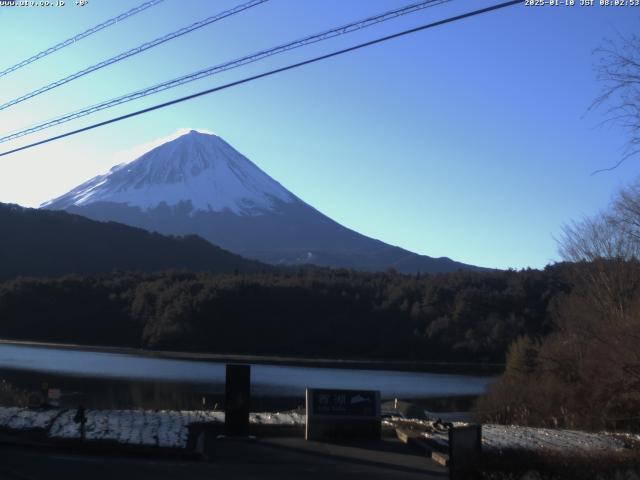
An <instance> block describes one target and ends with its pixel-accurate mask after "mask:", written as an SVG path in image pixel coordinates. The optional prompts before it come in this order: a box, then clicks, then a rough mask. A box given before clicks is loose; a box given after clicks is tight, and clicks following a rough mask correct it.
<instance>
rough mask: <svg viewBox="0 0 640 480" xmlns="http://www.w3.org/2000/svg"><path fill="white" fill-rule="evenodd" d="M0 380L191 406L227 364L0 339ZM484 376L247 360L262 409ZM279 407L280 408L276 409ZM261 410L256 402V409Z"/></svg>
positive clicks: (477, 382)
mask: <svg viewBox="0 0 640 480" xmlns="http://www.w3.org/2000/svg"><path fill="white" fill-rule="evenodd" d="M0 378H3V379H6V380H7V381H10V382H11V383H13V384H16V385H17V386H19V387H21V388H24V389H29V390H38V389H39V388H40V387H39V386H40V385H41V383H42V382H47V383H48V384H49V386H51V387H57V388H61V389H62V390H63V394H64V395H63V403H65V402H66V403H68V404H75V403H77V402H79V401H83V402H84V403H86V404H87V406H93V407H95V408H97V407H114V408H115V407H118V408H122V407H135V406H137V407H145V408H194V406H201V405H202V402H203V401H204V402H205V405H206V404H207V403H212V404H215V403H218V402H220V401H221V399H222V396H223V393H224V382H225V364H224V363H220V362H211V361H202V360H183V359H173V358H159V357H152V356H145V355H134V354H125V353H110V352H104V351H91V350H77V349H64V348H52V347H43V346H28V345H15V344H0ZM493 378H494V377H493V376H490V375H477V374H474V375H464V374H459V373H456V374H448V373H429V372H402V371H391V370H365V369H347V368H317V367H308V366H304V367H299V366H287V365H265V364H252V367H251V389H252V396H254V397H255V399H256V400H255V401H256V402H258V403H260V404H261V405H263V406H264V408H269V407H272V408H276V407H279V408H283V407H285V406H287V407H291V406H295V405H298V404H299V403H300V401H302V399H303V398H304V390H305V388H307V387H314V388H349V389H370V390H379V391H380V393H381V397H382V398H383V399H393V398H400V399H406V400H428V399H433V400H434V401H435V400H436V399H443V398H470V397H476V396H477V395H479V394H481V393H483V392H484V391H485V389H486V388H487V385H488V383H489V382H490V381H491V380H492V379H493ZM280 406H281V407H280ZM257 408H259V407H257Z"/></svg>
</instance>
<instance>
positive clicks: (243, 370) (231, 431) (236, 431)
mask: <svg viewBox="0 0 640 480" xmlns="http://www.w3.org/2000/svg"><path fill="white" fill-rule="evenodd" d="M250 406H251V366H250V365H227V378H226V388H225V400H224V411H225V417H224V433H225V435H229V436H247V435H249V409H250Z"/></svg>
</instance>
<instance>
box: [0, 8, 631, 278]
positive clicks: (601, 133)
mask: <svg viewBox="0 0 640 480" xmlns="http://www.w3.org/2000/svg"><path fill="white" fill-rule="evenodd" d="M66 3H67V5H66V6H65V7H62V8H58V7H5V8H0V42H1V43H0V44H1V45H2V49H1V50H0V70H1V69H4V68H6V67H8V66H10V65H13V64H14V63H17V62H18V61H20V60H23V59H24V58H26V57H29V56H31V55H32V54H34V53H37V52H38V51H40V50H42V49H45V48H47V47H49V46H52V45H53V44H55V43H57V42H59V41H61V40H64V39H65V38H67V37H70V36H72V35H73V34H75V33H79V32H81V31H83V30H85V29H86V28H88V27H91V26H93V25H95V24H97V23H100V22H101V21H103V20H105V19H107V18H109V17H112V16H115V15H117V14H118V13H121V12H123V11H125V10H127V9H129V8H131V7H133V6H135V5H138V4H139V3H142V0H108V1H107V0H89V2H88V4H87V5H85V6H84V7H77V6H76V5H75V0H67V1H66ZM239 3H242V0H236V1H227V0H166V1H165V2H164V3H162V4H160V5H159V6H157V7H154V8H152V9H149V10H147V11H145V12H144V13H141V14H139V15H137V16H135V17H132V18H130V19H127V20H125V21H123V22H121V23H119V24H117V25H115V26H113V27H110V28H108V29H106V30H104V31H102V32H100V33H98V34H96V35H94V36H92V37H89V38H88V39H85V40H82V41H81V42H78V43H77V44H75V45H73V46H70V47H68V48H66V49H64V50H62V51H60V52H57V53H55V54H53V55H50V56H49V57H47V58H46V59H44V60H41V61H38V62H36V63H34V64H32V65H30V66H27V67H25V68H23V69H21V70H19V71H17V72H14V73H12V74H10V75H7V76H5V77H3V78H0V103H3V102H5V101H7V100H10V99H12V98H14V97H17V96H20V95H22V94H24V93H27V92H29V91H31V90H33V89H35V88H38V87H40V86H42V85H44V84H45V83H49V82H52V81H55V80H58V79H59V78H61V77H63V76H66V75H68V74H70V73H73V72H75V71H77V70H80V69H82V68H84V67H87V66H89V65H92V64H94V63H96V62H98V61H100V60H103V59H106V58H108V57H110V56H113V55H115V54H117V53H120V52H121V51H124V50H126V49H128V48H131V47H133V46H136V45H138V44H140V43H143V42H145V41H149V40H152V39H154V38H156V37H158V36H160V35H163V34H165V33H167V32H170V31H172V30H176V29H177V28H179V27H181V26H186V25H188V24H191V23H192V22H194V21H197V20H200V19H202V18H204V17H206V16H209V15H212V14H215V13H217V12H220V11H222V10H225V9H227V8H230V7H232V6H235V5H237V4H239ZM407 3H410V0H346V1H345V0H270V1H269V2H267V3H265V4H264V5H261V6H258V7H255V8H252V9H251V10H249V11H247V12H245V13H242V14H239V15H236V16H234V17H232V18H228V19H225V20H222V21H220V22H218V23H216V24H213V25H210V26H208V27H205V28H204V29H201V30H199V31H196V32H194V33H191V34H189V35H186V36H183V37H181V38H180V39H177V40H174V41H172V42H170V43H168V44H165V45H163V46H161V47H157V48H155V49H153V50H150V51H147V52H145V53H143V54H140V55H138V56H136V57H133V58H130V59H128V60H125V61H123V62H120V63H119V64H117V65H114V66H111V67H108V68H106V69H103V70H101V71H99V72H96V73H93V74H90V75H88V76H86V77H84V78H82V79H80V80H77V81H75V82H72V83H70V84H67V85H65V86H63V87H61V88H58V89H56V90H53V91H51V92H48V93H45V94H43V95H41V96H39V97H37V98H34V99H31V100H29V101H26V102H24V103H22V104H20V105H17V106H14V107H12V108H9V109H6V110H4V111H0V133H7V132H10V131H13V130H16V129H19V128H22V127H27V126H30V125H32V124H34V123H36V122H39V121H41V120H46V119H49V118H50V117H55V116H57V115H60V114H63V113H68V112H70V111H73V110H76V109H79V108H82V107H85V106H88V105H91V104H94V103H97V102H99V101H102V100H106V99H110V98H112V97H115V96H118V95H120V94H123V93H127V92H129V91H132V90H135V89H138V88H142V87H145V86H149V85H152V84H155V83H158V82H160V81H163V80H167V79H171V78H174V77H177V76H180V75H182V74H185V73H189V72H191V71H195V70H197V69H200V68H203V67H206V66H210V65H215V64H218V63H221V62H224V61H226V60H230V59H233V58H236V57H238V56H241V55H244V54H246V53H251V52H253V51H257V50H259V49H262V48H266V47H270V46H275V45H277V44H280V43H283V42H286V41H289V40H295V39H298V38H300V37H303V36H305V35H307V34H310V33H315V32H319V31H322V30H324V29H327V28H330V27H333V26H337V25H340V24H343V23H347V22H349V21H352V20H356V19H359V18H361V17H365V16H368V15H371V14H375V13H379V12H382V11H385V10H389V9H391V8H395V7H398V6H402V5H405V4H407ZM493 3H498V2H497V0H494V1H493V2H490V1H482V0H453V1H451V2H450V3H448V4H445V5H442V6H437V7H433V8H429V9H426V10H424V11H422V12H420V13H417V14H413V15H410V16H408V17H404V18H401V19H396V20H393V21H390V22H387V23H385V24H383V25H379V26H375V27H371V28H368V29H365V30H363V31H360V32H357V33H353V34H349V35H345V36H342V37H340V38H338V39H333V40H330V41H327V42H322V43H320V44H317V45H314V46H311V47H306V48H303V49H300V50H297V51H294V52H290V53H288V54H285V55H280V56H276V57H272V58H271V59H269V60H266V61H262V62H258V63H255V64H253V65H251V66H248V67H243V68H241V69H236V70H233V71H231V72H226V73H224V74H222V75H219V76H215V77H210V78H208V79H205V80H199V81H197V82H194V83H191V84H188V85H185V86H182V87H180V88H177V89H173V90H169V91H167V92H164V93H161V94H159V95H154V96H150V97H147V98H146V99H142V100H138V101H136V102H132V103H128V104H126V105H123V106H120V107H118V108H115V109H111V110H107V111H105V112H102V113H100V114H98V115H95V116H92V117H85V119H83V120H79V121H74V122H71V123H67V124H66V125H64V126H61V127H59V128H56V129H53V130H48V131H46V132H42V133H40V134H38V135H35V136H34V137H29V138H28V139H24V140H22V141H15V142H12V143H6V144H2V145H0V150H2V151H4V150H6V149H7V148H8V147H15V146H19V145H21V144H23V143H26V142H27V140H28V141H29V142H30V141H33V140H34V139H40V138H44V137H46V136H49V135H51V134H52V133H61V132H64V131H67V130H68V129H70V128H77V127H79V126H83V125H85V124H88V123H92V122H95V121H97V120H102V119H107V118H110V117H112V116H114V115H116V114H121V113H126V112H129V111H131V110H133V109H138V108H142V107H144V106H149V105H153V104H155V103H158V102H160V101H164V100H168V99H172V98H174V97H177V96H182V95H185V94H188V93H191V92H195V91H198V90H202V89H205V88H210V87H211V86H215V85H220V84H223V83H226V82H228V81H231V80H234V79H238V78H241V77H244V76H247V75H250V74H252V73H257V72H260V71H263V70H266V69H268V68H273V67H276V66H282V65H285V64H288V63H290V62H293V61H298V60H301V59H304V58H307V57H309V56H312V55H314V54H319V53H322V52H328V51H330V50H333V49H338V48H341V47H344V46H347V45H351V44H354V43H357V42H360V41H363V40H365V39H371V38H375V37H378V36H382V35H385V34H389V33H392V32H396V31H399V30H402V29H406V28H409V27H413V26H416V25H419V24H422V23H427V22H431V21H434V20H437V19H440V18H444V17H447V16H450V15H453V14H458V13H461V12H464V11H467V10H472V9H476V8H480V7H483V6H487V5H491V4H493ZM576 3H580V2H579V0H576ZM639 26H640V8H634V7H599V6H595V7H580V6H578V5H577V6H574V7H566V6H558V7H549V6H545V7H525V6H523V5H518V6H516V7H510V8H508V9H505V10H501V11H498V12H494V13H489V14H486V15H482V16H479V17H475V18H471V19H466V20H463V21H460V22H456V23H453V24H449V25H445V26H441V27H437V28H434V29H430V30H427V31H423V32H420V33H417V34H414V35H412V36H409V37H404V38H401V39H398V40H394V41H390V42H387V43H385V44H382V45H377V46H374V47H371V48H368V49H366V50H361V51H358V52H355V53H351V54H347V55H344V56H342V57H340V58H334V59H331V60H328V61H326V62H322V63H318V64H314V65H311V66H307V67H303V68H301V69H298V70H295V71H290V72H287V73H284V74H281V75H278V76H274V77H271V78H268V79H263V80H259V81H256V82H253V83H250V84H246V85H243V86H239V87H237V88H233V89H229V90H226V91H223V92H219V93H215V94H213V95H210V96H208V97H203V98H199V99H197V100H194V101H191V102H186V103H182V104H180V105H178V106H173V107H170V108H167V109H164V110H160V111H156V112H154V113H151V114H148V115H144V116H140V117H137V118H134V119H129V120H126V121H124V122H120V123H117V124H113V125H110V126H107V127H104V128H100V129H97V130H93V131H91V132H87V133H84V134H81V135H78V136H75V137H71V138H68V139H64V140H61V141H57V142H54V143H50V144H47V145H46V146H41V147H36V148H34V149H31V150H28V151H25V152H20V153H17V154H15V155H11V156H6V157H1V158H0V202H11V203H19V204H21V205H25V206H34V207H35V206H38V205H39V204H40V203H41V202H44V201H46V200H48V199H50V198H52V197H54V196H57V195H60V194H62V193H64V192H66V191H67V190H69V189H71V188H72V187H74V186H75V185H77V184H79V183H81V182H83V181H84V180H86V179H88V178H90V177H92V176H94V175H96V174H99V173H103V172H105V171H106V170H108V169H109V168H110V167H111V166H112V165H113V164H116V163H121V162H123V161H127V160H131V159H132V157H133V156H134V155H135V152H139V149H137V148H136V147H137V146H139V145H141V144H148V143H149V142H153V141H154V140H156V139H158V138H161V137H166V136H167V135H170V134H172V133H173V132H175V131H176V130H178V129H179V128H199V129H206V130H210V131H214V132H216V133H217V134H218V135H220V136H222V137H223V138H224V139H225V140H227V141H228V142H229V143H231V144H232V145H233V146H234V147H235V148H236V149H238V150H239V151H240V152H242V153H243V154H245V155H246V156H247V157H249V158H250V159H251V160H253V161H254V162H255V163H256V164H257V165H258V166H260V167H261V168H262V169H263V170H265V171H266V172H267V173H268V174H270V175H271V176H272V177H274V178H275V179H276V180H278V181H279V182H280V183H282V184H283V185H284V186H285V187H286V188H288V189H289V190H291V191H292V192H293V193H295V194H296V195H298V196H299V197H300V198H302V199H303V200H305V201H306V202H308V203H310V204H311V205H313V206H314V207H316V208H317V209H318V210H320V211H321V212H323V213H325V214H327V215H328V216H330V217H332V218H333V219H335V220H336V221H338V222H340V223H342V224H344V225H346V226H348V227H350V228H353V229H355V230H357V231H359V232H361V233H364V234H366V235H369V236H371V237H375V238H378V239H381V240H383V241H385V242H387V243H391V244H394V245H399V246H402V247H404V248H407V249H409V250H412V251H415V252H417V253H421V254H426V255H431V256H436V257H438V256H448V257H451V258H453V259H455V260H459V261H463V262H466V263H472V264H476V265H482V266H487V267H498V268H509V267H512V268H522V267H528V266H531V267H543V266H544V265H546V264H547V263H549V262H553V261H555V260H557V259H558V257H557V247H556V242H555V240H554V237H558V235H559V233H560V229H561V226H562V224H563V223H565V222H568V221H570V220H572V219H577V218H580V217H581V216H583V215H586V214H591V213H595V212H596V211H598V210H599V209H601V208H603V207H605V206H606V204H607V203H608V201H609V200H610V198H611V196H612V195H613V194H614V192H615V191H616V190H617V189H618V188H619V187H621V186H623V185H624V184H626V183H627V182H629V181H631V180H632V179H634V178H635V177H637V175H638V174H639V173H640V159H636V160H630V161H629V162H627V163H625V164H623V165H622V166H621V167H620V168H618V169H617V170H616V171H614V172H611V173H602V174H598V175H594V176H592V175H590V174H591V172H592V171H594V170H596V169H598V168H602V167H607V166H610V165H611V164H613V163H615V162H616V161H617V160H618V159H619V158H620V156H621V154H622V149H623V147H624V144H625V140H626V138H625V134H624V132H623V131H621V130H620V129H619V128H617V127H609V126H604V127H603V126H600V123H601V122H602V120H603V119H604V115H603V112H601V111H595V112H591V113H589V114H587V108H588V107H589V105H590V104H591V102H592V100H593V99H594V98H595V96H596V95H597V93H598V91H599V89H600V85H599V84H598V82H597V81H596V75H595V73H594V71H593V65H594V63H595V61H596V57H594V55H593V50H594V49H595V48H597V47H598V46H599V45H601V43H602V41H603V39H604V38H612V39H615V38H616V37H617V36H618V35H619V34H622V35H627V34H629V33H631V32H637V31H638V30H639V28H638V27H639ZM5 147H6V148H5ZM0 229H1V226H0ZM1 234H3V235H4V234H6V233H5V232H2V233H1Z"/></svg>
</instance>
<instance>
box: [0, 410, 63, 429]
mask: <svg viewBox="0 0 640 480" xmlns="http://www.w3.org/2000/svg"><path fill="white" fill-rule="evenodd" d="M58 413H59V410H35V409H29V408H20V407H2V408H0V428H9V429H11V430H37V429H41V430H45V429H47V428H49V427H50V426H51V423H52V422H53V420H54V419H55V417H56V416H57V415H58Z"/></svg>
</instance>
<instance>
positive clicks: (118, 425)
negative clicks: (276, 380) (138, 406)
mask: <svg viewBox="0 0 640 480" xmlns="http://www.w3.org/2000/svg"><path fill="white" fill-rule="evenodd" d="M85 415H86V424H85V440H86V441H109V442H115V443H122V444H129V445H145V446H158V447H165V448H186V446H187V441H188V438H189V427H190V426H191V425H193V424H206V423H224V412H216V411H171V410H160V411H154V410H87V411H86V412H85ZM75 416H76V411H75V410H62V409H49V410H35V409H28V408H17V407H0V427H4V428H7V429H11V430H16V431H24V430H33V429H43V430H48V436H49V437H50V438H66V439H78V438H80V435H81V432H80V424H79V423H77V422H76V421H75ZM249 421H250V422H251V423H252V424H255V425H286V426H302V425H304V421H305V418H304V415H303V414H301V413H297V412H286V413H268V412H267V413H252V414H251V415H250V418H249Z"/></svg>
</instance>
